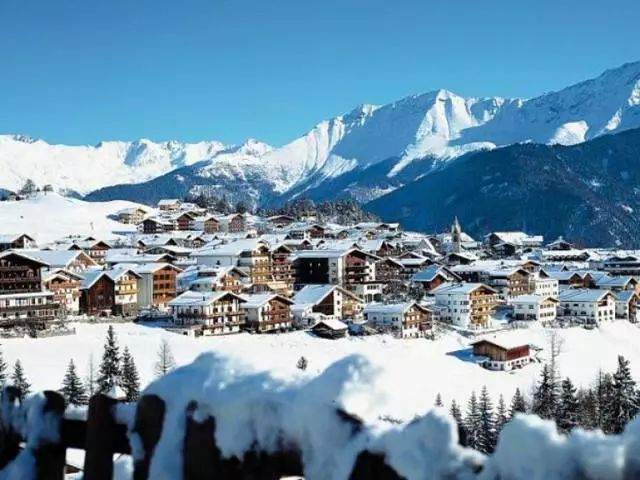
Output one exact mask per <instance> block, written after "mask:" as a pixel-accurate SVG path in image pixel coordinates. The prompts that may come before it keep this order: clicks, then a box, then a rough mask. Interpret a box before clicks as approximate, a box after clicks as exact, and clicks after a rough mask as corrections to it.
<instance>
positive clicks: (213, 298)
mask: <svg viewBox="0 0 640 480" xmlns="http://www.w3.org/2000/svg"><path fill="white" fill-rule="evenodd" d="M244 303H245V299H244V298H242V297H241V296H239V295H236V294H235V293H233V292H193V291H187V292H184V293H182V294H180V295H179V296H178V297H176V298H175V299H173V300H171V301H170V302H169V303H168V305H169V307H171V312H172V315H173V319H174V320H173V321H174V324H175V325H178V326H186V327H189V328H192V329H195V330H196V331H197V332H198V334H200V335H227V334H231V333H239V332H240V329H241V327H242V326H244V323H245V320H244V317H245V312H244V309H243V308H242V305H243V304H244Z"/></svg>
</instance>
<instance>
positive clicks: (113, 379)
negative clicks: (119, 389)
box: [97, 325, 120, 394]
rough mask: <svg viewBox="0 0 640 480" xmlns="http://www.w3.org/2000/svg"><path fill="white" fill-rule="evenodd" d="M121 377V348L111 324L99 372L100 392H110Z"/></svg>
mask: <svg viewBox="0 0 640 480" xmlns="http://www.w3.org/2000/svg"><path fill="white" fill-rule="evenodd" d="M119 378H120V348H119V347H118V340H117V339H116V334H115V331H114V330H113V326H112V325H109V329H108V330H107V338H106V340H105V344H104V352H103V354H102V363H101V364H100V371H99V374H98V381H97V382H98V393H102V394H108V393H110V392H111V391H112V390H113V387H115V386H116V385H117V384H118V380H119Z"/></svg>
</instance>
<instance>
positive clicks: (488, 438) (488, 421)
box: [477, 386, 497, 454]
mask: <svg viewBox="0 0 640 480" xmlns="http://www.w3.org/2000/svg"><path fill="white" fill-rule="evenodd" d="M478 412H479V416H480V419H479V426H480V430H479V436H478V447H477V449H478V451H479V452H482V453H487V454H489V453H492V452H493V450H494V449H495V448H496V443H497V437H496V423H495V417H494V414H493V402H492V401H491V397H490V396H489V391H488V390H487V387H486V386H484V387H482V391H481V392H480V399H479V402H478Z"/></svg>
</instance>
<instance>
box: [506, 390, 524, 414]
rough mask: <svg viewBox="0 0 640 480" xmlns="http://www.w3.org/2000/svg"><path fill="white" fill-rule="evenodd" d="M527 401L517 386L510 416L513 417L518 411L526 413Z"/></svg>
mask: <svg viewBox="0 0 640 480" xmlns="http://www.w3.org/2000/svg"><path fill="white" fill-rule="evenodd" d="M526 412H527V402H526V401H525V399H524V397H523V396H522V393H521V392H520V389H519V388H516V393H515V394H514V395H513V398H512V399H511V409H510V410H509V417H510V418H513V417H514V416H515V414H516V413H526Z"/></svg>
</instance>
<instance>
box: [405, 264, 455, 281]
mask: <svg viewBox="0 0 640 480" xmlns="http://www.w3.org/2000/svg"><path fill="white" fill-rule="evenodd" d="M438 275H440V276H442V277H444V278H447V279H449V278H452V279H455V280H459V279H460V276H458V275H457V274H456V273H454V272H452V271H451V270H449V269H448V268H446V267H444V266H442V265H431V266H430V267H427V268H426V269H425V270H422V271H420V272H418V273H416V274H415V275H413V276H412V277H411V280H412V281H414V282H431V281H433V280H434V279H435V278H436V277H437V276H438Z"/></svg>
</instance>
